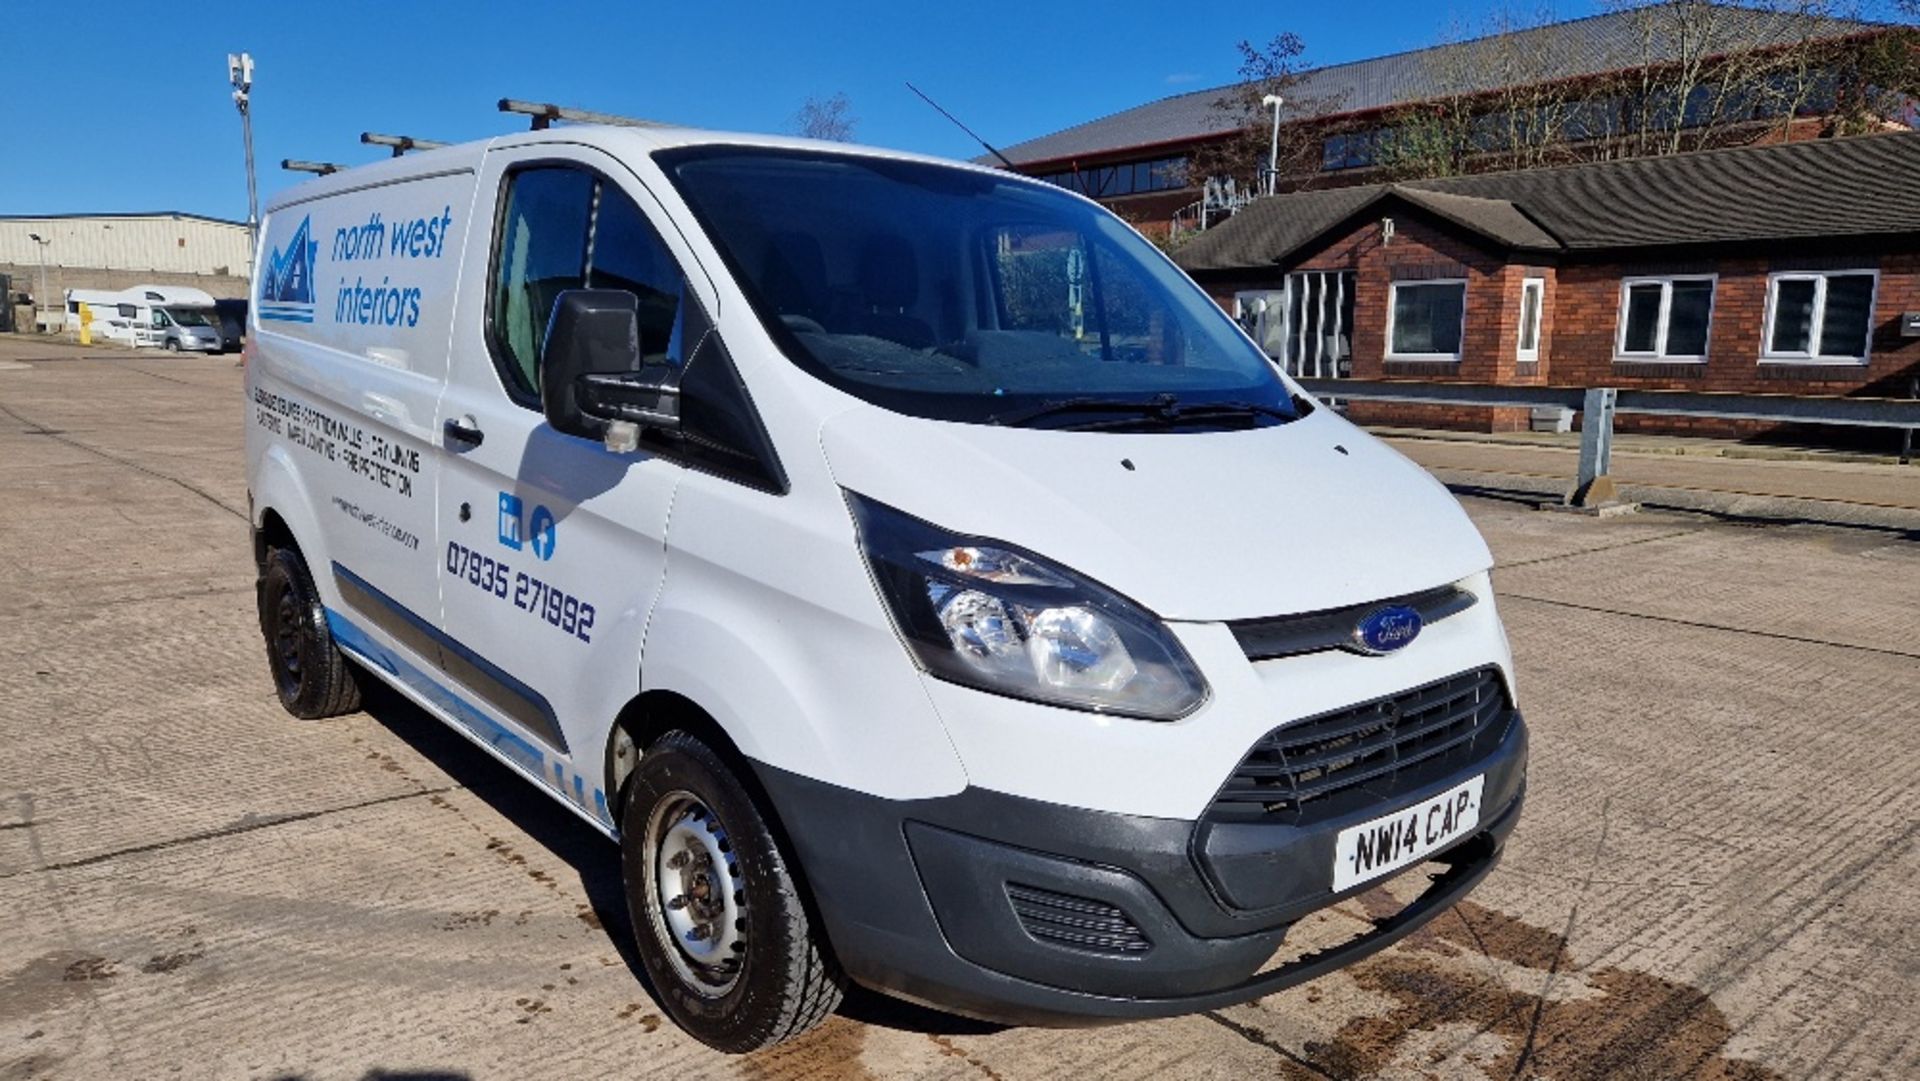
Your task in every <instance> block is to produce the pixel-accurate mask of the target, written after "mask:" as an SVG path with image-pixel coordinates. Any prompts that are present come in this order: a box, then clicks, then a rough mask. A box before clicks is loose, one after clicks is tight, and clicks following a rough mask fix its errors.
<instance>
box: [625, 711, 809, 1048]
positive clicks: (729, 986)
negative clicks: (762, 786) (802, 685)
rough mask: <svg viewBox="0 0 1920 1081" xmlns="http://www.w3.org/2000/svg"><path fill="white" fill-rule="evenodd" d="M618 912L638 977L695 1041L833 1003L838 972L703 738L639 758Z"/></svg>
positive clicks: (788, 1031) (749, 805)
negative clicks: (628, 925) (643, 972)
mask: <svg viewBox="0 0 1920 1081" xmlns="http://www.w3.org/2000/svg"><path fill="white" fill-rule="evenodd" d="M620 833H621V842H620V862H621V868H622V877H623V878H624V879H625V882H626V891H627V912H628V916H629V918H630V919H631V921H632V923H633V937H634V941H635V943H636V944H637V945H638V947H639V951H640V958H641V961H642V962H643V963H644V964H645V965H646V967H647V975H648V976H649V977H650V978H651V980H652V982H653V986H654V987H655V989H656V990H657V991H658V992H659V995H660V999H661V1002H662V1004H663V1005H664V1006H665V1007H666V1010H667V1012H668V1013H670V1014H672V1015H673V1019H674V1020H675V1021H676V1022H678V1023H679V1025H680V1027H681V1028H683V1029H685V1030H686V1031H687V1032H688V1033H689V1034H690V1035H692V1036H693V1037H694V1038H695V1039H697V1040H699V1041H700V1042H702V1043H704V1044H707V1045H708V1046H710V1047H713V1048H716V1049H718V1050H721V1051H728V1052H733V1053H736V1054H738V1053H742V1052H746V1051H753V1050H757V1049H759V1048H762V1047H768V1046H771V1045H773V1044H776V1043H779V1042H781V1041H783V1040H787V1039H791V1038H792V1037H794V1036H798V1035H800V1034H801V1033H803V1032H806V1031H807V1030H809V1029H811V1028H813V1027H814V1026H816V1025H818V1024H820V1022H822V1021H824V1020H826V1018H827V1016H828V1015H829V1014H831V1013H832V1012H833V1010H834V1008H835V1007H836V1006H838V1005H839V1004H840V996H841V977H840V973H839V969H838V966H836V965H835V964H834V962H833V958H832V955H831V954H830V953H829V951H828V949H827V945H826V941H825V936H824V935H823V934H821V932H820V930H819V929H818V927H817V926H815V924H814V922H813V920H812V919H811V918H810V917H809V915H808V913H807V910H806V906H805V904H804V903H803V902H802V900H801V896H800V889H799V886H798V885H797V884H796V883H795V881H794V878H793V874H792V872H791V870H790V869H789V867H788V865H787V860H786V857H785V855H784V854H783V853H782V852H781V851H780V847H779V845H778V843H777V842H776V841H775V840H774V836H773V832H772V831H771V830H770V829H769V828H768V826H767V821H766V819H765V818H764V817H763V816H762V815H761V813H760V809H759V808H758V807H757V806H755V804H754V800H753V797H752V796H750V795H749V794H748V793H747V791H746V789H745V788H744V787H743V786H742V785H741V783H740V781H739V779H738V778H737V777H736V776H735V775H734V772H733V770H732V769H730V768H729V767H728V766H727V764H726V763H725V762H724V761H722V759H721V758H720V756H719V755H717V754H715V753H714V751H713V750H712V749H711V748H709V747H708V746H707V745H706V744H705V743H702V742H701V741H700V740H698V739H696V738H695V737H693V736H691V735H689V734H687V733H685V732H680V731H674V732H669V733H667V734H666V735H664V736H662V737H660V738H659V739H658V740H656V741H654V743H653V744H652V745H651V746H649V747H648V748H647V750H646V753H645V754H643V755H641V757H640V763H639V765H638V766H636V767H635V769H634V772H633V776H632V778H631V779H630V780H629V781H628V783H627V798H626V799H625V801H624V806H623V808H622V812H621V829H620Z"/></svg>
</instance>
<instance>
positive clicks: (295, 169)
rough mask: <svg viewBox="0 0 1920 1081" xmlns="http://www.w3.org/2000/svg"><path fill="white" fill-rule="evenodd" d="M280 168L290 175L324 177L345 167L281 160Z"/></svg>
mask: <svg viewBox="0 0 1920 1081" xmlns="http://www.w3.org/2000/svg"><path fill="white" fill-rule="evenodd" d="M280 168H282V169H285V170H286V171H287V172H290V173H312V174H314V175H315V176H326V175H327V174H328V173H337V172H339V171H340V170H342V169H345V168H346V166H344V165H336V164H334V163H333V162H330V161H302V160H301V159H299V158H281V159H280Z"/></svg>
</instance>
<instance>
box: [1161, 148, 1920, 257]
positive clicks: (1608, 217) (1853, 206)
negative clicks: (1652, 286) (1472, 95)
mask: <svg viewBox="0 0 1920 1081" xmlns="http://www.w3.org/2000/svg"><path fill="white" fill-rule="evenodd" d="M1916 191H1920V132H1897V133H1890V134H1884V135H1862V136H1856V137H1854V138H1851V139H1815V140H1810V141H1807V142H1798V143H1785V144H1779V145H1773V146H1748V147H1738V148H1733V149H1727V150H1702V151H1696V152H1694V153H1691V154H1672V155H1667V156H1665V157H1656V158H1635V159H1631V160H1627V161H1604V162H1589V163H1587V164H1583V165H1563V166H1560V167H1558V168H1553V169H1531V170H1523V171H1519V172H1511V173H1483V174H1480V175H1478V176H1457V177H1445V178H1441V179H1436V180H1416V181H1410V182H1408V183H1404V184H1367V185H1362V186H1359V187H1352V188H1333V189H1330V190H1326V191H1308V192H1296V193H1293V194H1287V195H1274V196H1268V197H1267V198H1264V199H1259V200H1256V201H1255V202H1254V203H1252V204H1251V205H1250V206H1248V207H1246V208H1245V209H1243V210H1241V211H1240V212H1239V213H1238V214H1235V215H1234V216H1233V217H1232V218H1230V219H1228V220H1227V221H1225V222H1223V223H1221V224H1219V225H1216V226H1214V227H1213V228H1212V229H1209V230H1207V231H1206V232H1204V233H1202V234H1200V235H1199V236H1198V237H1195V238H1194V239H1193V240H1192V241H1191V242H1189V243H1188V244H1187V245H1186V246H1184V247H1182V248H1181V249H1180V250H1179V252H1178V253H1177V254H1176V255H1175V257H1174V258H1175V261H1177V262H1178V263H1179V264H1180V265H1181V266H1183V267H1186V268H1187V269H1188V270H1223V269H1231V268H1239V267H1262V266H1272V265H1273V264H1275V263H1278V262H1282V261H1285V260H1286V259H1287V258H1288V257H1289V256H1292V255H1294V254H1297V253H1299V252H1300V251H1301V249H1302V248H1303V247H1305V246H1306V245H1308V244H1309V243H1310V242H1312V241H1313V240H1315V239H1316V238H1318V237H1320V236H1321V235H1322V234H1324V233H1325V232H1327V231H1328V230H1329V229H1332V228H1334V227H1335V226H1338V225H1339V224H1340V223H1342V222H1344V221H1346V220H1347V219H1349V218H1351V217H1353V216H1354V215H1356V214H1358V213H1360V212H1361V211H1363V210H1367V209H1369V208H1370V207H1371V206H1373V205H1374V204H1375V203H1379V202H1384V201H1396V200H1397V201H1402V202H1404V203H1407V204H1412V205H1413V206H1416V207H1418V208H1420V209H1422V210H1426V211H1428V212H1430V213H1432V214H1435V215H1437V216H1439V217H1441V218H1444V219H1446V220H1448V221H1451V222H1452V223H1453V224H1455V225H1457V226H1459V227H1461V228H1464V229H1466V230H1468V231H1469V232H1471V233H1474V234H1476V235H1478V236H1480V237H1482V238H1483V239H1485V240H1486V241H1487V242H1488V243H1489V244H1490V245H1492V246H1495V247H1499V248H1505V249H1512V250H1527V251H1565V252H1581V251H1606V250H1616V249H1619V250H1625V249H1635V248H1654V247H1671V246H1683V245H1688V244H1726V243H1739V242H1742V241H1755V240H1782V241H1790V240H1806V239H1815V238H1824V237H1850V236H1875V235H1879V236H1885V235H1898V234H1920V198H1915V197H1914V192H1916Z"/></svg>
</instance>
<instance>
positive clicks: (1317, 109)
mask: <svg viewBox="0 0 1920 1081" xmlns="http://www.w3.org/2000/svg"><path fill="white" fill-rule="evenodd" d="M1649 25H1650V24H1649V23H1647V22H1646V20H1645V17H1643V16H1642V15H1640V14H1639V13H1637V12H1635V11H1616V12H1608V13H1606V14H1603V15H1594V16H1590V17H1588V18H1584V19H1573V20H1570V21H1567V22H1560V23H1551V24H1548V25H1546V26H1539V27H1534V28H1532V29H1528V30H1518V31H1514V32H1513V33H1511V34H1505V35H1496V36H1493V37H1487V38H1479V39H1475V40H1473V41H1465V42H1458V43H1455V44H1449V45H1440V46H1435V47H1432V48H1427V49H1417V50H1414V51H1412V52H1403V53H1394V54H1392V55H1389V56H1380V57H1375V58H1373V59H1370V60H1359V61H1354V62H1352V63H1347V64H1335V65H1331V66H1329V67H1324V68H1316V69H1314V70H1312V71H1308V72H1306V73H1304V74H1303V75H1302V77H1301V80H1300V82H1299V83H1297V84H1296V85H1295V86H1294V87H1293V88H1292V89H1291V90H1289V91H1288V92H1287V95H1286V96H1287V97H1288V98H1289V99H1290V102H1289V106H1290V107H1291V108H1293V109H1296V110H1310V113H1309V112H1306V111H1302V112H1298V113H1296V115H1317V114H1322V113H1324V114H1327V115H1340V114H1346V113H1359V112H1366V111H1369V110H1373V109H1383V108H1387V107H1389V106H1393V105H1404V104H1408V103H1410V102H1416V101H1426V100H1429V99H1432V98H1435V97H1440V96H1445V95H1452V94H1460V93H1476V92H1480V91H1485V90H1493V89H1497V88H1498V87H1499V86H1500V85H1501V84H1502V82H1503V81H1505V76H1506V73H1507V72H1509V71H1510V70H1511V65H1507V64H1500V63H1486V62H1483V61H1484V60H1485V59H1486V53H1485V52H1484V50H1486V49H1487V48H1488V47H1489V43H1494V42H1497V43H1498V45H1499V48H1500V49H1501V50H1502V55H1504V56H1507V57H1525V58H1528V59H1527V61H1525V62H1527V63H1537V64H1539V65H1540V70H1543V71H1551V72H1552V74H1553V77H1554V78H1556V79H1560V78H1578V77H1580V76H1583V75H1598V74H1602V73H1605V72H1610V71H1619V70H1622V69H1625V68H1634V67H1639V66H1641V65H1642V64H1645V63H1647V62H1648V61H1649V60H1651V61H1653V62H1655V63H1658V62H1662V61H1666V60H1671V59H1673V58H1674V57H1675V56H1676V55H1677V53H1676V45H1675V40H1674V35H1671V34H1659V33H1656V34H1652V35H1651V36H1649V35H1648V33H1647V31H1648V28H1649ZM1882 25H1883V24H1879V23H1870V22H1861V21H1858V20H1853V19H1836V18H1830V17H1827V16H1816V15H1804V14H1800V13H1796V12H1778V11H1757V10H1754V9H1751V8H1742V7H1735V6H1732V5H1720V6H1719V10H1718V11H1717V12H1716V13H1715V17H1714V19H1713V20H1712V22H1711V23H1710V24H1709V26H1708V31H1709V33H1710V34H1711V37H1712V41H1711V42H1710V43H1709V45H1708V47H1707V51H1708V54H1713V53H1725V52H1731V51H1735V50H1738V49H1742V48H1752V47H1755V46H1766V45H1784V44H1788V43H1791V42H1795V41H1800V40H1804V39H1805V38H1808V37H1813V38H1832V37H1843V36H1845V35H1847V34H1855V33H1860V32H1862V31H1866V30H1872V29H1876V28H1878V27H1880V26H1882ZM1233 89H1234V87H1233V86H1232V85H1228V86H1219V87H1214V88H1212V89H1210V90H1195V91H1192V92H1190V93H1186V94H1176V95H1174V96H1173V97H1169V98H1162V99H1161V100H1159V101H1155V102H1151V103H1149V104H1146V105H1140V106H1136V107H1134V108H1132V109H1127V110H1124V111H1121V112H1118V113H1114V114H1112V115H1110V116H1103V117H1101V118H1099V119H1097V120H1089V121H1087V122H1086V123H1084V124H1077V125H1075V126H1073V127H1070V128H1067V129H1065V130H1063V131H1056V132H1054V133H1053V134H1051V135H1043V136H1041V137H1039V138H1037V139H1029V140H1027V141H1026V142H1023V143H1016V144H1014V145H1013V146H1010V147H1004V148H1002V152H1003V153H1005V154H1006V155H1007V157H1008V158H1009V159H1011V160H1012V161H1013V162H1014V163H1015V164H1020V165H1024V164H1028V163H1031V162H1040V161H1053V160H1058V159H1062V158H1072V157H1076V156H1086V155H1090V154H1096V153H1100V152H1102V151H1109V150H1120V149H1125V148H1128V147H1135V146H1146V145H1149V144H1154V143H1167V142H1177V141H1181V140H1187V139H1196V138H1200V137H1202V136H1206V135H1211V134H1217V133H1220V132H1223V131H1227V130H1230V129H1231V128H1232V127H1233V119H1232V117H1231V116H1230V115H1229V114H1227V113H1224V112H1222V111H1221V110H1219V109H1217V108H1215V107H1214V103H1215V102H1216V101H1218V100H1219V99H1220V98H1221V96H1222V95H1224V94H1227V93H1228V92H1230V91H1232V90H1233ZM1288 108H1289V107H1283V113H1284V112H1285V111H1287V109H1288Z"/></svg>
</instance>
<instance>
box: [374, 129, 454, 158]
mask: <svg viewBox="0 0 1920 1081" xmlns="http://www.w3.org/2000/svg"><path fill="white" fill-rule="evenodd" d="M360 141H361V142H363V143H365V144H367V145H368V146H390V147H392V148H393V156H394V157H396V158H397V157H399V156H400V155H402V154H404V153H406V152H407V151H409V150H436V149H438V148H440V147H443V146H450V145H452V144H450V143H443V142H441V141H439V140H438V139H416V138H414V137H413V136H411V135H381V134H378V133H377V132H371V131H363V132H361V133H360Z"/></svg>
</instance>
